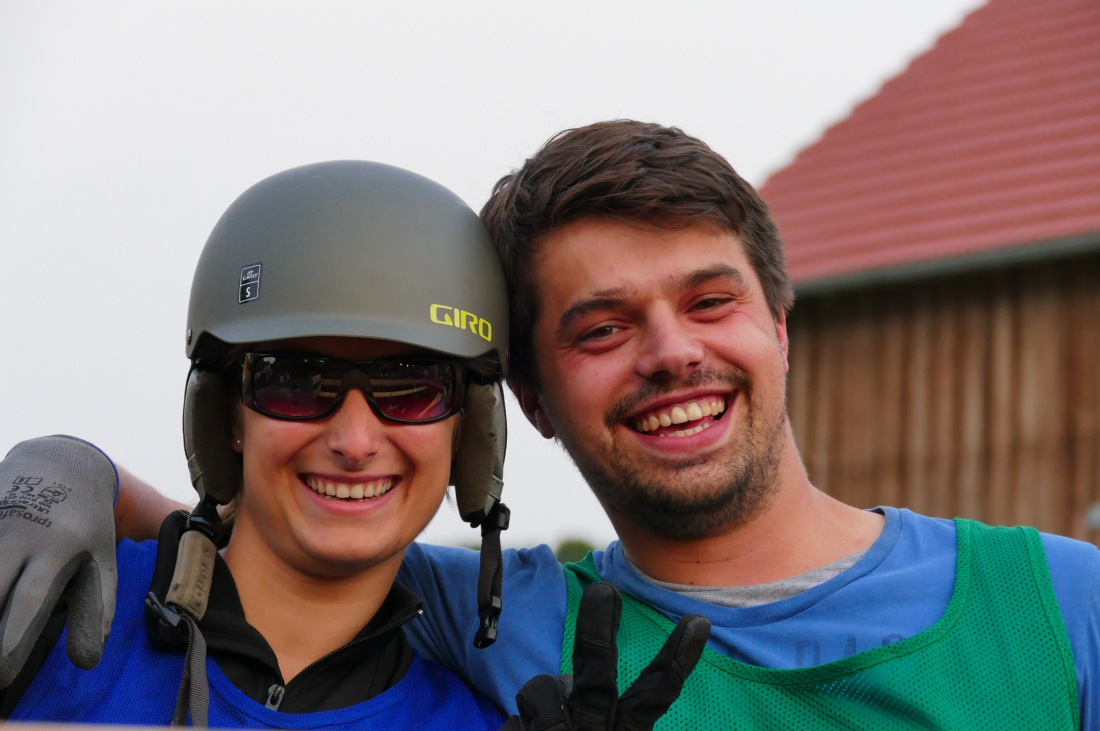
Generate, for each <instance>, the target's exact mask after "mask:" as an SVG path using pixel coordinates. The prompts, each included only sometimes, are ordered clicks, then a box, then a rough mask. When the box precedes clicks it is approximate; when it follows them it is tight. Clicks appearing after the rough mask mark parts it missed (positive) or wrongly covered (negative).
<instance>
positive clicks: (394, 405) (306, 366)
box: [245, 354, 460, 424]
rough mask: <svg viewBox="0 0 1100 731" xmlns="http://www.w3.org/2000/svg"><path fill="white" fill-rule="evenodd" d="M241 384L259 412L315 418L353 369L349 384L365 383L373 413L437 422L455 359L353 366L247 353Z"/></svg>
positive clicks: (450, 403)
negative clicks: (243, 380) (243, 378)
mask: <svg viewBox="0 0 1100 731" xmlns="http://www.w3.org/2000/svg"><path fill="white" fill-rule="evenodd" d="M246 362H247V370H248V376H247V381H246V384H245V388H246V389H248V390H249V391H250V396H251V401H252V403H253V404H254V405H255V407H256V409H258V410H259V411H260V412H261V413H264V414H267V415H269V416H274V417H277V418H278V417H282V418H287V419H313V418H318V417H322V416H325V415H327V414H328V413H329V412H331V411H332V409H333V407H334V406H335V405H336V403H337V401H339V399H340V398H341V396H342V394H343V392H344V389H345V383H344V381H345V376H348V375H349V374H350V373H351V372H352V371H353V370H355V371H358V372H359V373H361V374H363V375H365V376H366V383H365V384H364V383H363V381H362V378H363V376H362V375H360V376H354V377H352V380H351V383H350V384H349V385H351V386H360V387H362V386H364V385H365V386H366V387H367V388H366V390H369V391H370V394H369V398H370V401H371V404H372V406H373V408H374V410H375V412H376V413H377V414H378V415H379V416H380V417H382V418H384V419H389V420H391V421H399V422H406V423H413V424H415V423H418V422H425V421H435V420H437V419H442V418H444V417H446V416H448V415H450V414H451V412H452V411H453V410H454V407H455V404H456V401H457V395H458V392H459V388H460V383H459V380H460V379H459V369H458V366H457V365H455V364H454V363H450V362H447V361H429V360H407V361H404V360H391V361H385V360H384V361H374V362H371V363H360V364H351V363H344V362H342V361H338V360H333V359H330V358H323V357H320V356H309V355H301V354H286V355H260V354H250V355H249V356H248V357H247V359H246Z"/></svg>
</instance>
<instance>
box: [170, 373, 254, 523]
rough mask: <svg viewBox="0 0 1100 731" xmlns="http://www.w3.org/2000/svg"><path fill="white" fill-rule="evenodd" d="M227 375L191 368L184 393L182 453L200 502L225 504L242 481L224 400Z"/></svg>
mask: <svg viewBox="0 0 1100 731" xmlns="http://www.w3.org/2000/svg"><path fill="white" fill-rule="evenodd" d="M227 385H228V384H227V382H226V374H224V373H222V372H220V371H208V370H204V369H202V367H201V366H199V365H193V366H192V367H191V371H190V373H188V374H187V385H186V387H185V388H184V393H183V449H184V453H185V454H186V455H187V468H188V470H189V471H190V473H191V484H192V485H193V486H194V488H195V491H196V492H198V494H199V499H200V500H202V499H205V498H207V497H210V498H212V499H214V500H215V501H217V502H218V503H219V504H222V505H224V504H226V503H228V502H229V501H230V500H232V499H233V497H234V496H235V495H236V494H237V491H238V490H239V489H240V486H241V480H242V479H243V468H242V465H241V458H240V455H239V454H237V453H236V452H235V451H233V447H232V444H233V431H232V426H231V420H230V418H229V411H228V409H229V404H228V402H227V400H226V394H227V393H228V391H227Z"/></svg>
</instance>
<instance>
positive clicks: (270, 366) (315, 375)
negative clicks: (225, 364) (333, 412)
mask: <svg viewBox="0 0 1100 731" xmlns="http://www.w3.org/2000/svg"><path fill="white" fill-rule="evenodd" d="M340 382H341V377H340V374H339V373H335V374H333V373H330V372H329V368H328V364H327V363H326V362H325V360H324V359H323V358H311V357H309V356H303V355H295V356H278V355H263V356H259V357H257V358H256V359H255V360H254V361H253V363H252V378H251V388H252V400H253V401H254V402H255V404H256V406H257V408H259V409H260V411H263V412H265V413H267V414H271V415H272V416H286V417H290V418H292V419H303V418H309V417H311V416H320V415H322V414H324V413H325V412H326V411H328V410H329V409H330V408H332V405H333V404H334V403H335V402H336V399H337V398H338V397H339V395H340Z"/></svg>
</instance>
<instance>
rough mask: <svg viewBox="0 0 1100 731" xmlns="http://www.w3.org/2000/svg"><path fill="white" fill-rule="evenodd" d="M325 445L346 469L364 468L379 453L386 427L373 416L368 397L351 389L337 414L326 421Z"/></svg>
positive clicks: (355, 389)
mask: <svg viewBox="0 0 1100 731" xmlns="http://www.w3.org/2000/svg"><path fill="white" fill-rule="evenodd" d="M327 426H328V432H327V434H326V437H325V439H326V443H327V445H328V448H329V449H331V450H332V451H333V452H334V453H336V454H338V455H339V456H340V457H341V459H342V460H343V461H344V462H345V463H346V466H347V467H348V468H351V469H354V468H358V467H361V466H363V465H364V464H366V462H368V461H369V460H370V458H371V457H373V456H374V455H375V454H377V452H378V448H379V445H380V444H381V442H382V440H383V439H384V438H385V437H384V431H385V429H386V424H385V423H383V422H382V420H381V419H379V418H378V416H377V415H376V414H375V413H374V410H373V409H372V408H371V405H370V404H369V403H368V402H367V397H366V396H364V395H363V392H362V391H360V390H359V389H358V388H350V389H348V392H347V393H346V394H344V398H343V401H342V402H341V403H340V408H338V409H337V410H336V413H335V414H333V415H332V416H331V417H329V420H328V425H327Z"/></svg>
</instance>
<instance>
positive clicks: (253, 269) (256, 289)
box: [237, 264, 260, 303]
mask: <svg viewBox="0 0 1100 731" xmlns="http://www.w3.org/2000/svg"><path fill="white" fill-rule="evenodd" d="M259 297H260V265H259V264H249V265H248V266H246V267H244V268H243V269H241V291H240V294H239V296H238V298H237V302H241V303H243V302H251V301H252V300H254V299H259Z"/></svg>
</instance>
